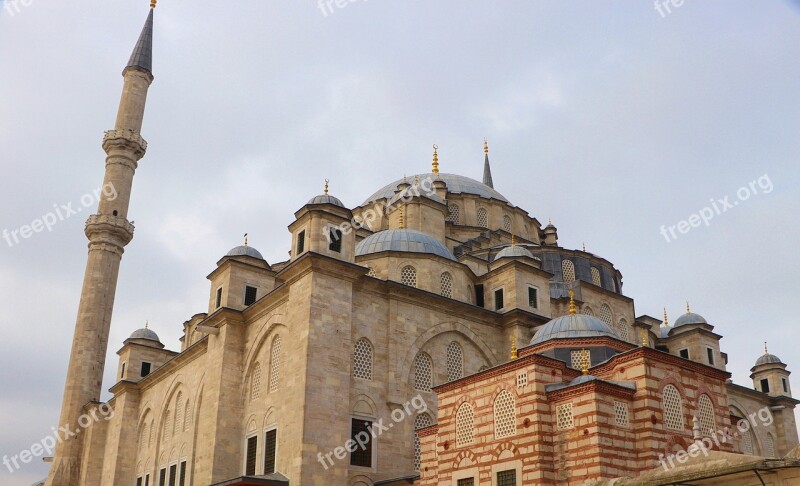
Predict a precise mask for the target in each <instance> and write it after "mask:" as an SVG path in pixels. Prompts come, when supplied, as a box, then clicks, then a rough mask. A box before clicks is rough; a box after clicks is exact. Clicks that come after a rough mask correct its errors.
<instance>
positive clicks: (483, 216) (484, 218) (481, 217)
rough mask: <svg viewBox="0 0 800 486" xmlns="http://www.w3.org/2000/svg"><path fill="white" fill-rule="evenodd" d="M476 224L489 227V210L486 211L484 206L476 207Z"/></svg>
mask: <svg viewBox="0 0 800 486" xmlns="http://www.w3.org/2000/svg"><path fill="white" fill-rule="evenodd" d="M478 226H481V227H483V228H488V227H489V212H488V211H486V208H478Z"/></svg>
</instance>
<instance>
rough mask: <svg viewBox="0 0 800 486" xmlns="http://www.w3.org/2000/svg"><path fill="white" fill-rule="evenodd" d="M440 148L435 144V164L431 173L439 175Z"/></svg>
mask: <svg viewBox="0 0 800 486" xmlns="http://www.w3.org/2000/svg"><path fill="white" fill-rule="evenodd" d="M438 150H439V147H438V146H437V145H436V144H433V163H432V164H431V172H433V173H434V174H438V173H439V152H438Z"/></svg>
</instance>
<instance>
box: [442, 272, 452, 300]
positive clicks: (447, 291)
mask: <svg viewBox="0 0 800 486" xmlns="http://www.w3.org/2000/svg"><path fill="white" fill-rule="evenodd" d="M441 284H442V292H441V293H442V296H443V297H447V298H448V299H452V298H453V276H452V275H450V272H444V273H443V274H442V279H441Z"/></svg>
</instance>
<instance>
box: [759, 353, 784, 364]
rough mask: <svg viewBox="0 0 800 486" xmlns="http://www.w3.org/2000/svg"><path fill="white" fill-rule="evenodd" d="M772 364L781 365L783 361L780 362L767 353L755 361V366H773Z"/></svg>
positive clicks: (777, 358)
mask: <svg viewBox="0 0 800 486" xmlns="http://www.w3.org/2000/svg"><path fill="white" fill-rule="evenodd" d="M773 363H779V364H783V361H781V359H780V358H779V357H777V356H775V355H774V354H769V353H767V354H762V355H761V357H760V358H758V359H757V360H756V366H758V365H763V364H773Z"/></svg>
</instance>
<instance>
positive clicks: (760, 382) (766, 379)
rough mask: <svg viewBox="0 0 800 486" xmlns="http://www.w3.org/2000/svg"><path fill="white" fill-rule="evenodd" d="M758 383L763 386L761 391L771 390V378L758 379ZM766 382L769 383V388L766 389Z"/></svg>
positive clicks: (767, 391)
mask: <svg viewBox="0 0 800 486" xmlns="http://www.w3.org/2000/svg"><path fill="white" fill-rule="evenodd" d="M758 384H759V386H760V387H761V393H769V392H770V389H771V388H770V386H769V378H761V379H760V380H758ZM764 384H766V385H767V387H766V388H767V389H766V390H765V389H764Z"/></svg>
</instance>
